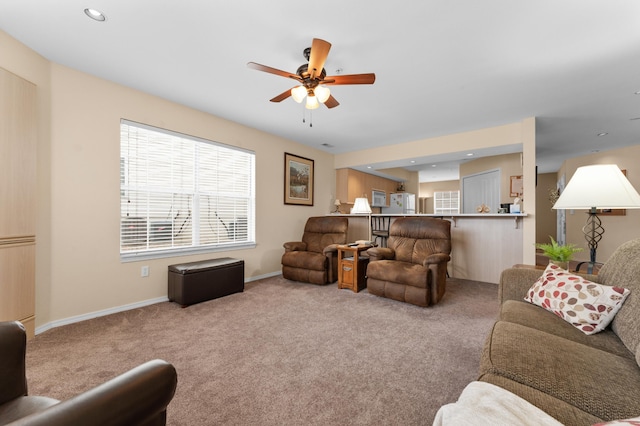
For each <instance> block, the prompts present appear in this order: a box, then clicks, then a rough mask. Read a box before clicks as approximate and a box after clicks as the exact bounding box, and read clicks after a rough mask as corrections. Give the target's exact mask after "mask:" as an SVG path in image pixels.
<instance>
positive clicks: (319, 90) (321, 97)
mask: <svg viewBox="0 0 640 426" xmlns="http://www.w3.org/2000/svg"><path fill="white" fill-rule="evenodd" d="M313 92H314V93H315V95H316V97H317V98H318V102H320V103H321V104H323V103H325V102H327V99H329V96H331V91H330V90H329V88H328V87H325V86H318V87H316V88H315V89H314V90H313Z"/></svg>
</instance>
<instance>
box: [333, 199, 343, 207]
mask: <svg viewBox="0 0 640 426" xmlns="http://www.w3.org/2000/svg"><path fill="white" fill-rule="evenodd" d="M340 204H342V203H341V202H340V200H339V199H337V198H336V201H334V202H333V205H334V206H339V205H340Z"/></svg>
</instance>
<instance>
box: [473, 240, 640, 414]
mask: <svg viewBox="0 0 640 426" xmlns="http://www.w3.org/2000/svg"><path fill="white" fill-rule="evenodd" d="M541 275H542V271H540V270H535V269H532V268H512V269H507V270H505V271H503V273H502V275H501V278H500V283H499V298H500V302H501V308H500V314H499V318H498V321H497V322H496V323H495V324H494V326H493V328H492V330H491V332H490V334H489V336H488V338H487V341H486V344H485V347H484V350H483V354H482V358H481V363H480V364H481V365H480V376H479V379H478V380H480V381H484V382H488V383H491V384H494V385H497V386H500V387H501V388H504V389H507V390H508V391H510V392H512V393H514V394H516V395H518V396H520V397H521V398H523V399H525V400H526V401H528V402H530V403H531V404H533V405H534V406H536V407H538V408H540V409H542V410H543V411H545V412H546V413H548V414H550V415H551V416H552V417H554V418H556V419H557V420H559V421H560V422H561V423H563V424H565V425H591V424H594V423H598V422H602V421H611V420H614V419H627V418H633V417H638V416H640V367H639V364H640V239H637V240H633V241H629V242H627V243H625V244H623V245H622V246H620V247H619V248H618V249H617V250H616V251H615V252H614V254H613V255H612V256H611V258H610V259H609V260H608V261H607V262H606V263H605V264H604V266H603V267H602V269H601V270H600V271H599V273H598V275H583V276H581V277H582V278H584V279H587V280H589V281H593V282H597V283H601V284H604V285H607V286H616V287H623V288H626V289H628V290H630V292H629V294H628V296H627V297H626V300H624V302H623V303H622V304H621V306H620V307H619V311H617V314H616V315H615V317H613V320H612V322H611V323H610V324H609V326H607V327H606V328H605V329H604V330H603V331H600V332H597V333H595V334H591V335H587V334H585V333H584V332H583V331H581V330H580V329H579V327H577V326H574V325H572V324H571V323H570V322H569V321H566V320H564V319H563V318H561V317H560V316H558V315H556V314H554V313H552V312H550V311H549V310H547V309H545V308H543V307H539V306H537V305H535V304H532V303H529V302H527V301H524V300H523V298H524V297H525V296H526V295H527V294H529V295H531V294H532V292H530V291H529V290H530V288H531V287H532V285H533V284H534V283H535V282H536V281H537V280H538V278H539V277H541ZM574 275H575V274H574ZM544 276H545V277H546V276H551V277H553V275H549V272H545V275H544ZM568 279H574V280H575V278H568ZM562 284H563V285H564V282H563V283H562ZM558 285H559V284H558ZM591 288H593V287H591ZM583 290H584V291H589V290H588V288H587V287H584V288H583ZM608 290H609V291H611V288H609V289H608ZM538 293H539V294H540V295H542V294H543V293H542V292H538ZM561 293H562V291H560V292H551V293H550V294H547V295H544V296H543V297H548V298H553V297H556V296H559V297H563V296H562V294H561ZM583 296H584V294H583ZM580 297H582V296H580ZM584 297H585V298H586V297H587V296H584ZM571 303H573V302H571ZM543 306H544V303H543ZM558 306H563V305H558ZM556 309H557V308H556ZM589 309H591V308H589ZM552 310H553V309H552ZM597 311H598V310H597V309H596V310H595V311H594V312H597ZM596 316H597V315H596ZM533 423H535V421H534V422H533Z"/></svg>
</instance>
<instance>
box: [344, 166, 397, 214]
mask: <svg viewBox="0 0 640 426" xmlns="http://www.w3.org/2000/svg"><path fill="white" fill-rule="evenodd" d="M397 188H398V182H397V181H394V180H391V179H386V178H383V177H380V176H376V175H372V174H369V173H364V172H360V171H358V170H353V169H337V170H336V198H337V199H338V200H340V201H341V202H342V203H349V204H353V203H354V202H355V199H356V198H359V197H362V196H363V195H364V196H366V197H367V198H368V199H369V203H371V201H372V200H371V191H373V190H374V189H376V190H379V191H384V192H385V193H386V194H387V206H388V205H389V194H391V193H392V192H396V190H397Z"/></svg>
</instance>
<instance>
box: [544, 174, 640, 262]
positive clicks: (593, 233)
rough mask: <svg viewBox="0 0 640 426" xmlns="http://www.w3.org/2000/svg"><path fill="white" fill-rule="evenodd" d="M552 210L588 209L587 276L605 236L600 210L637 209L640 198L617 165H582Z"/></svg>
mask: <svg viewBox="0 0 640 426" xmlns="http://www.w3.org/2000/svg"><path fill="white" fill-rule="evenodd" d="M553 208H554V209H565V210H574V209H575V210H581V209H582V210H584V209H586V210H589V212H588V213H589V217H588V218H587V223H586V224H585V226H584V227H583V228H582V232H583V233H584V237H585V239H586V240H587V244H588V245H589V266H588V268H587V273H589V274H591V273H593V266H594V264H595V263H596V250H597V249H598V242H600V240H601V239H602V234H604V228H603V227H602V221H601V220H600V218H599V217H598V214H597V213H598V209H638V208H640V195H639V194H638V192H637V191H636V190H635V189H634V187H633V186H632V185H631V183H630V182H629V180H628V179H627V178H626V177H625V175H624V174H622V171H621V170H620V168H619V167H618V166H617V165H615V164H597V165H592V166H583V167H578V169H577V170H576V172H575V173H574V174H573V176H572V177H571V180H570V181H569V183H568V184H567V186H566V188H565V189H564V190H563V191H562V193H561V194H560V197H559V198H558V201H556V203H555V204H554V205H553ZM578 269H579V267H578Z"/></svg>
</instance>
